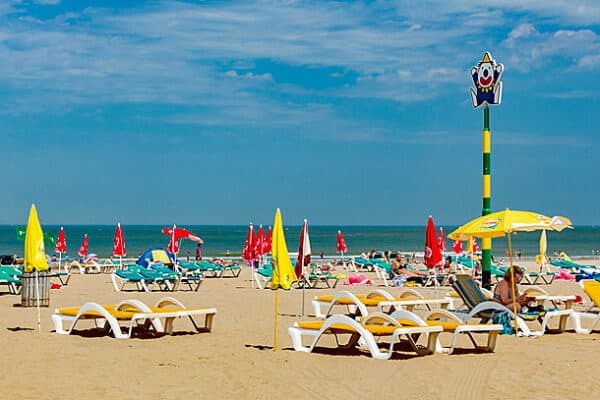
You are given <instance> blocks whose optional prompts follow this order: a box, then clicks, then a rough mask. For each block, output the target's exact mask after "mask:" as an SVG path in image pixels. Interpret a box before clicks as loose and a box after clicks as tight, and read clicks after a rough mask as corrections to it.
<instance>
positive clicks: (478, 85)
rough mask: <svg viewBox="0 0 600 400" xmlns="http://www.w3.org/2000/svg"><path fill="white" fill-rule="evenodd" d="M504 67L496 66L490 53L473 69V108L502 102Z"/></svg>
mask: <svg viewBox="0 0 600 400" xmlns="http://www.w3.org/2000/svg"><path fill="white" fill-rule="evenodd" d="M503 72H504V65H502V64H496V61H495V60H494V59H493V58H492V56H491V55H490V53H489V52H486V53H485V54H484V56H483V59H482V60H481V61H479V63H478V64H477V66H476V67H473V68H471V76H472V78H473V83H474V84H475V90H473V89H471V99H472V100H473V107H475V108H479V107H481V106H482V105H484V104H486V105H487V104H500V102H501V101H502V82H500V78H502V73H503Z"/></svg>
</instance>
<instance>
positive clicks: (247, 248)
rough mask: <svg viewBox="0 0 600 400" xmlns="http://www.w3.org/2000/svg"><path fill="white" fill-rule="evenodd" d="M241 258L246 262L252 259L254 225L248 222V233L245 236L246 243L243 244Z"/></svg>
mask: <svg viewBox="0 0 600 400" xmlns="http://www.w3.org/2000/svg"><path fill="white" fill-rule="evenodd" d="M242 258H243V259H244V260H246V261H248V262H251V261H253V260H254V258H255V257H254V226H253V225H252V223H250V226H249V227H248V235H247V236H246V243H245V244H244V251H242Z"/></svg>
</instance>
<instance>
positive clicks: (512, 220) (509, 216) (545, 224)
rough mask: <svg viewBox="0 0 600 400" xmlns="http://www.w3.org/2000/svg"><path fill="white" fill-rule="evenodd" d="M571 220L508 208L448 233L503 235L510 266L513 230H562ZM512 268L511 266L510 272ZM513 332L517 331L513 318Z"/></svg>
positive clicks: (457, 237)
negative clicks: (505, 238)
mask: <svg viewBox="0 0 600 400" xmlns="http://www.w3.org/2000/svg"><path fill="white" fill-rule="evenodd" d="M571 225H572V224H571V220H570V219H568V218H566V217H562V216H555V217H547V216H545V215H542V214H538V213H535V212H530V211H517V210H509V209H508V208H507V209H506V210H504V211H499V212H495V213H492V214H488V215H484V216H481V217H478V218H475V219H473V220H471V221H469V222H467V223H466V224H464V225H462V226H461V227H459V228H457V229H456V230H455V231H454V232H452V233H451V234H450V235H448V237H449V238H451V239H453V240H469V239H470V237H471V236H472V237H479V238H497V237H502V236H505V235H506V237H507V239H508V255H509V263H510V266H511V267H512V243H511V234H512V233H513V232H519V231H524V232H533V231H536V230H554V231H558V232H560V231H562V230H564V229H565V228H572V226H571ZM512 272H514V270H513V269H512V268H511V273H512ZM511 282H512V292H513V293H515V277H514V276H512V275H511ZM513 311H514V313H515V315H516V314H517V303H516V299H515V298H514V296H513ZM515 332H518V327H517V325H516V318H515Z"/></svg>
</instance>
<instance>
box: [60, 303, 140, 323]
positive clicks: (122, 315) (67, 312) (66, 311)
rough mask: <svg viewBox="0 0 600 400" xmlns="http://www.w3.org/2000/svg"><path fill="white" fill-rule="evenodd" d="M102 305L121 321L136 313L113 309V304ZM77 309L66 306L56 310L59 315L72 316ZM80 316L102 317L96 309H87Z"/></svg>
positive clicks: (75, 313) (77, 311)
mask: <svg viewBox="0 0 600 400" xmlns="http://www.w3.org/2000/svg"><path fill="white" fill-rule="evenodd" d="M103 307H104V308H105V309H106V311H108V312H109V313H110V315H112V316H113V317H115V318H116V319H118V320H122V321H127V320H130V319H131V318H132V317H133V316H134V315H135V314H136V313H137V312H134V311H117V310H115V306H103ZM79 310H80V308H79V307H68V308H60V309H59V310H58V312H59V313H60V314H61V315H68V316H72V317H74V316H76V315H77V313H79ZM138 312H139V311H138ZM81 318H90V319H91V318H104V316H103V315H102V314H100V313H99V312H97V311H87V312H86V313H85V314H84V315H82V316H81Z"/></svg>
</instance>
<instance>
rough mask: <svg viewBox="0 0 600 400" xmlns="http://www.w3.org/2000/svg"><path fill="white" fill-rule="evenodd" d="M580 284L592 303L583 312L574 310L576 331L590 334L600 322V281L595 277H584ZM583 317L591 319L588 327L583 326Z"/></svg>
mask: <svg viewBox="0 0 600 400" xmlns="http://www.w3.org/2000/svg"><path fill="white" fill-rule="evenodd" d="M579 285H580V286H581V288H582V289H583V292H584V293H585V294H586V295H587V296H588V298H589V299H590V300H591V301H592V304H591V306H589V307H588V308H587V309H586V310H585V311H583V312H577V311H576V312H574V318H573V324H574V325H575V332H577V333H584V334H590V333H592V332H593V330H594V328H596V326H597V325H598V322H600V282H598V281H597V280H595V279H584V280H581V281H579ZM583 319H586V320H591V322H590V323H589V325H588V326H587V327H583V324H582V323H581V321H582V320H583Z"/></svg>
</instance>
